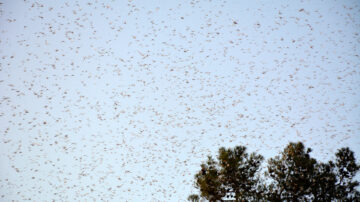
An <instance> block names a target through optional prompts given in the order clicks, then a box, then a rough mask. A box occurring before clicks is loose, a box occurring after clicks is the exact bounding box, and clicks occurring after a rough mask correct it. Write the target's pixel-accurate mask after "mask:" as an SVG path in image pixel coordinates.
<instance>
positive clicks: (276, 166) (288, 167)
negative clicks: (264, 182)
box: [268, 143, 317, 201]
mask: <svg viewBox="0 0 360 202" xmlns="http://www.w3.org/2000/svg"><path fill="white" fill-rule="evenodd" d="M310 152H311V149H307V150H305V147H304V145H303V144H302V143H290V144H289V145H288V146H287V147H286V148H285V149H284V151H283V152H282V155H281V156H276V157H275V158H272V159H270V160H269V164H268V174H269V176H270V177H271V178H272V179H273V180H274V183H273V184H272V189H271V190H270V191H269V195H270V197H271V198H273V199H281V200H283V201H307V200H308V198H309V197H308V196H309V195H310V194H311V191H312V186H313V185H314V183H315V180H314V178H315V176H316V166H317V165H316V164H317V162H316V160H315V159H313V158H311V157H310Z"/></svg>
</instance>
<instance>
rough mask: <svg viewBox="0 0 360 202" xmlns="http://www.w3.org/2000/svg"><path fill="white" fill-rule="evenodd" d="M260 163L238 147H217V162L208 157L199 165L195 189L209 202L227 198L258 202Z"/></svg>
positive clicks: (260, 158) (257, 157)
mask: <svg viewBox="0 0 360 202" xmlns="http://www.w3.org/2000/svg"><path fill="white" fill-rule="evenodd" d="M262 161H263V157H262V156H261V155H257V154H255V153H252V154H250V155H249V154H248V153H247V152H246V148H245V147H242V146H238V147H235V148H233V149H225V148H220V149H219V155H218V161H215V160H213V158H212V157H211V156H209V157H208V160H207V162H206V163H203V164H201V170H200V171H199V172H198V173H197V174H196V175H195V187H196V188H198V189H199V190H200V196H201V197H203V198H205V199H207V200H209V201H211V202H212V201H222V199H223V198H224V197H229V196H230V195H231V197H234V199H235V200H236V201H258V200H260V199H261V197H262V192H261V191H260V190H262V189H261V184H260V179H259V176H258V175H257V173H258V171H259V169H260V165H261V162H262ZM188 199H189V200H193V199H192V198H190V197H189V198H188Z"/></svg>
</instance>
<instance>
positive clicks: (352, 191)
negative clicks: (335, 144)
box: [335, 148, 360, 201]
mask: <svg viewBox="0 0 360 202" xmlns="http://www.w3.org/2000/svg"><path fill="white" fill-rule="evenodd" d="M359 169H360V166H359V164H357V163H356V160H355V156H354V152H353V151H351V150H350V149H349V148H342V149H339V150H338V152H337V153H336V161H335V173H336V198H337V199H339V200H341V201H360V196H359V195H360V193H359V191H358V190H356V187H357V186H358V185H359V182H358V181H356V180H354V177H355V175H356V173H357V172H358V171H359Z"/></svg>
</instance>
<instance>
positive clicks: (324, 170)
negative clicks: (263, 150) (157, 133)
mask: <svg viewBox="0 0 360 202" xmlns="http://www.w3.org/2000/svg"><path fill="white" fill-rule="evenodd" d="M310 153H311V149H310V148H308V149H306V148H305V146H304V145H303V143H301V142H298V143H289V145H287V146H286V147H285V149H284V151H283V152H282V153H281V154H280V155H279V156H276V157H275V158H271V159H270V160H269V161H268V166H267V172H266V175H265V176H264V177H263V178H260V166H261V162H262V161H263V157H262V156H261V155H258V154H255V153H252V154H250V155H249V154H248V153H247V152H246V148H245V147H242V146H237V147H235V148H233V149H225V148H220V149H219V155H218V161H215V160H214V159H212V157H210V156H209V157H208V161H207V162H206V163H203V164H202V165H201V170H200V171H199V172H198V173H197V174H196V175H195V185H196V187H197V188H198V189H199V190H200V196H198V195H190V196H189V197H188V200H189V201H193V202H194V201H200V199H201V198H202V199H206V200H208V201H225V199H226V198H227V197H229V196H230V195H231V197H230V198H232V199H233V200H234V201H291V202H293V201H360V193H359V191H358V190H357V189H356V188H357V187H358V185H359V182H357V181H356V180H354V178H355V175H356V173H357V172H358V171H359V169H360V166H359V165H358V164H357V163H356V160H355V156H354V152H352V151H351V150H350V149H349V148H342V149H339V150H338V152H337V153H336V160H335V162H332V161H329V162H327V163H321V162H317V161H316V160H315V159H314V158H312V157H311V156H310ZM266 177H268V178H266Z"/></svg>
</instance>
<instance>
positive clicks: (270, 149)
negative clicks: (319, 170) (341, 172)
mask: <svg viewBox="0 0 360 202" xmlns="http://www.w3.org/2000/svg"><path fill="white" fill-rule="evenodd" d="M0 2H1V5H0V16H1V17H0V32H1V33H0V57H1V60H0V61H1V62H0V96H1V97H0V131H1V134H0V135H1V139H0V201H11V200H15V201H24V200H29V199H30V200H32V201H51V200H55V201H93V200H97V201H100V200H105V201H184V200H186V198H187V196H188V195H189V194H191V193H193V192H195V191H196V190H195V189H194V188H193V183H194V181H193V177H194V174H195V173H196V172H197V171H198V170H199V168H200V163H201V161H203V160H205V159H206V156H207V155H215V154H216V153H217V150H218V149H219V147H221V146H225V147H232V146H235V145H244V146H247V148H248V150H249V151H251V152H252V151H257V152H258V153H260V154H262V155H264V156H265V157H266V158H270V157H273V156H274V155H276V154H278V153H279V152H280V151H281V150H282V149H283V148H284V147H285V145H286V144H288V142H289V141H293V142H294V141H303V142H304V143H305V145H306V146H308V147H311V148H313V150H314V151H313V156H314V157H316V158H318V159H319V160H321V161H327V160H329V159H331V158H333V156H334V153H335V152H336V150H337V149H338V148H340V147H345V146H349V147H350V148H351V149H352V150H354V151H355V152H356V155H357V158H358V159H359V157H360V147H359V145H360V137H359V135H360V106H359V103H360V69H359V67H360V64H359V63H360V60H359V53H360V50H359V45H360V36H359V32H360V15H359V13H360V7H359V5H360V2H359V1H346V0H341V1H331V0H326V1H325V0H324V1H291V3H289V2H288V1H280V0H279V1H266V2H260V1H240V0H237V1H235V0H233V1H217V0H212V1H205V0H204V1H203V0H199V1H165V0H163V1H145V0H143V1H135V0H134V1H27V0H26V1H18V0H6V1H4V0H2V1H0Z"/></svg>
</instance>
